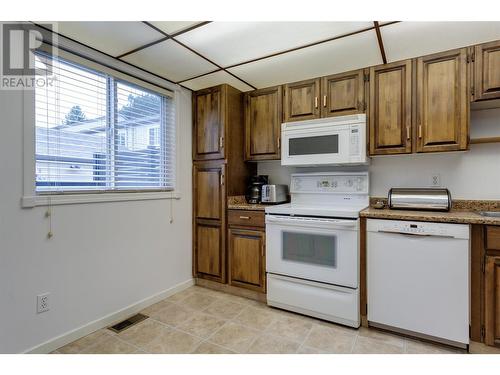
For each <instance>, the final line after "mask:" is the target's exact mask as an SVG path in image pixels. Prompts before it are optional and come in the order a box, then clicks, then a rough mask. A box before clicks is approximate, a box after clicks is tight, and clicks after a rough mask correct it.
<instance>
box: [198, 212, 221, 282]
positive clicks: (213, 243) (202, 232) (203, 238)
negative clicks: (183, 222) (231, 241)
mask: <svg viewBox="0 0 500 375" xmlns="http://www.w3.org/2000/svg"><path fill="white" fill-rule="evenodd" d="M194 231H195V233H194V234H195V246H194V251H195V273H196V275H197V276H198V277H203V278H207V279H210V280H213V281H219V282H225V251H224V249H225V238H224V229H223V225H221V222H218V221H214V222H206V221H196V222H195V228H194Z"/></svg>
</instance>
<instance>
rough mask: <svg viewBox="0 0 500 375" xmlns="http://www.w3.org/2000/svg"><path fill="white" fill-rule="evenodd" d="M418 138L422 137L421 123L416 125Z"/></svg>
mask: <svg viewBox="0 0 500 375" xmlns="http://www.w3.org/2000/svg"><path fill="white" fill-rule="evenodd" d="M418 138H422V124H420V125H419V126H418Z"/></svg>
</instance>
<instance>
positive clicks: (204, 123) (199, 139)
mask: <svg viewBox="0 0 500 375" xmlns="http://www.w3.org/2000/svg"><path fill="white" fill-rule="evenodd" d="M224 97H225V86H215V87H212V88H209V89H205V90H200V91H197V92H195V93H193V102H194V103H193V104H194V105H193V116H194V133H193V137H194V139H195V141H194V144H193V146H194V147H193V159H194V160H211V159H223V158H224V124H225V113H224V103H223V102H224Z"/></svg>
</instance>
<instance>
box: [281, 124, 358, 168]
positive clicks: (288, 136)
mask: <svg viewBox="0 0 500 375" xmlns="http://www.w3.org/2000/svg"><path fill="white" fill-rule="evenodd" d="M281 143H282V155H281V164H282V165H321V164H345V163H348V162H349V158H350V149H349V147H350V142H349V127H348V126H330V127H324V128H322V129H309V128H307V129H304V130H301V129H294V130H285V131H283V132H282V136H281Z"/></svg>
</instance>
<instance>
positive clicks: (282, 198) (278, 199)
mask: <svg viewBox="0 0 500 375" xmlns="http://www.w3.org/2000/svg"><path fill="white" fill-rule="evenodd" d="M287 201H288V186H287V185H275V184H270V185H263V186H262V203H283V202H287Z"/></svg>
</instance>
